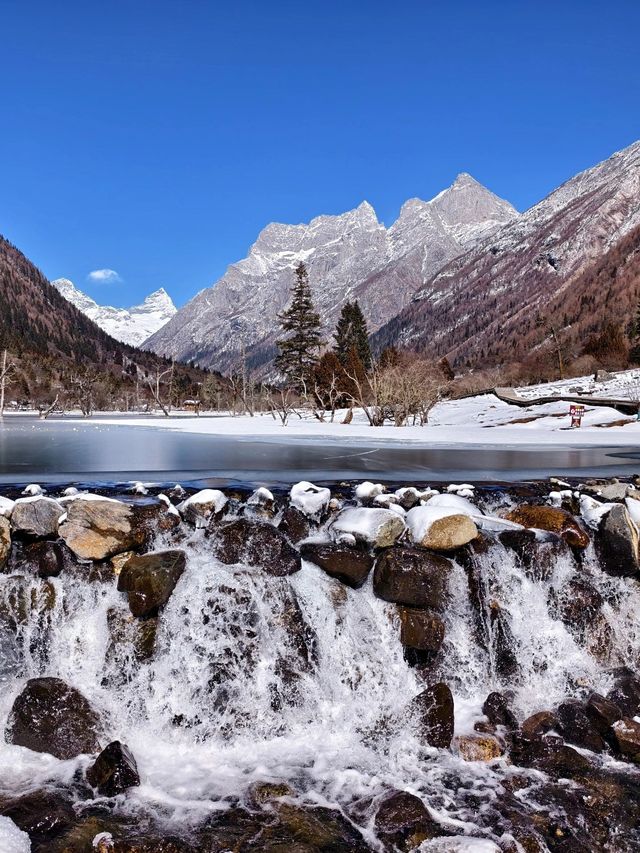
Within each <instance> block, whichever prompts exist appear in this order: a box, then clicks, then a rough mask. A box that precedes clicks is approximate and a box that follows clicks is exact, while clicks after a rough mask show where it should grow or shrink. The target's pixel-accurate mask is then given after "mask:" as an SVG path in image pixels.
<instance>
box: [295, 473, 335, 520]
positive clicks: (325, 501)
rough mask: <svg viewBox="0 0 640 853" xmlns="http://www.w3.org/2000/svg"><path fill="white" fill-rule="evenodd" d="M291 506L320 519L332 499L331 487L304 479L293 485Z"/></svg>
mask: <svg viewBox="0 0 640 853" xmlns="http://www.w3.org/2000/svg"><path fill="white" fill-rule="evenodd" d="M289 494H290V498H291V506H293V507H295V508H296V509H297V510H298V511H299V512H301V513H302V514H303V515H305V516H307V517H308V518H315V519H319V518H320V517H321V516H322V515H323V514H324V512H325V511H326V509H327V507H328V506H329V501H330V500H331V491H330V489H326V488H323V487H322V486H316V485H314V484H313V483H308V482H307V481H306V480H303V481H302V482H301V483H296V484H295V485H294V486H292V487H291V492H290V493H289Z"/></svg>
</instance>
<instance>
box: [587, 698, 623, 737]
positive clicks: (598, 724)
mask: <svg viewBox="0 0 640 853" xmlns="http://www.w3.org/2000/svg"><path fill="white" fill-rule="evenodd" d="M585 712H586V714H587V716H588V717H589V719H590V720H591V722H592V724H593V725H594V727H595V729H596V731H598V732H600V734H601V735H606V734H608V733H609V729H610V728H611V726H612V725H613V724H614V723H615V722H617V721H618V720H620V719H622V716H623V714H622V710H621V709H620V708H619V707H618V705H616V703H615V702H612V701H611V700H610V699H605V697H604V696H601V695H600V694H599V693H592V694H591V696H589V698H588V700H587V704H586V707H585Z"/></svg>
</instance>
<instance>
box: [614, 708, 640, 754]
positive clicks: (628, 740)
mask: <svg viewBox="0 0 640 853" xmlns="http://www.w3.org/2000/svg"><path fill="white" fill-rule="evenodd" d="M611 728H612V729H613V734H614V737H615V739H616V744H617V746H618V749H619V750H620V752H621V753H622V755H624V756H626V757H627V758H629V759H631V761H635V762H636V763H638V764H640V723H639V722H637V721H636V720H633V719H631V718H630V717H623V718H622V719H621V720H618V721H617V722H615V723H614V724H613V726H612V727H611Z"/></svg>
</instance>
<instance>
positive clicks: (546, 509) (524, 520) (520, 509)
mask: <svg viewBox="0 0 640 853" xmlns="http://www.w3.org/2000/svg"><path fill="white" fill-rule="evenodd" d="M505 518H507V520H508V521H514V522H515V523H516V524H521V525H522V526H523V527H529V528H536V529H538V530H548V531H549V532H550V533H556V534H557V535H558V536H561V537H562V538H563V539H564V540H565V542H566V543H567V544H568V545H570V546H571V547H572V548H586V547H587V545H588V544H589V541H590V540H589V534H588V533H587V532H586V531H585V530H584V529H583V527H582V526H581V525H580V523H579V522H578V521H577V520H576V519H575V518H574V517H573V516H572V515H571V514H570V513H568V512H566V511H565V510H564V509H558V508H557V507H552V506H537V505H536V504H520V505H519V506H517V507H515V508H514V509H512V510H510V511H509V512H508V513H507V514H506V516H505Z"/></svg>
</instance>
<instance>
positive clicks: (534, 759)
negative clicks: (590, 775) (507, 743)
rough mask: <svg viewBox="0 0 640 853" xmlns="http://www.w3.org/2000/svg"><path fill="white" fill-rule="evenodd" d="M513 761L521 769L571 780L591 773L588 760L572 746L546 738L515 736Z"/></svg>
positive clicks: (512, 753) (512, 746) (512, 748)
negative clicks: (582, 774)
mask: <svg viewBox="0 0 640 853" xmlns="http://www.w3.org/2000/svg"><path fill="white" fill-rule="evenodd" d="M511 760H512V762H513V763H514V764H516V765H519V766H520V767H534V768H535V769H536V770H542V771H543V772H544V773H549V775H551V776H556V777H568V778H571V777H572V776H574V775H576V774H581V773H585V772H587V771H589V769H590V767H591V764H590V762H589V760H588V759H586V758H584V757H583V756H582V755H580V753H579V752H576V750H575V749H572V748H571V747H570V746H566V745H565V744H563V743H558V742H557V741H556V740H549V739H545V738H534V739H529V738H526V737H522V736H521V735H519V734H518V735H514V736H513V740H512V744H511Z"/></svg>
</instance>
